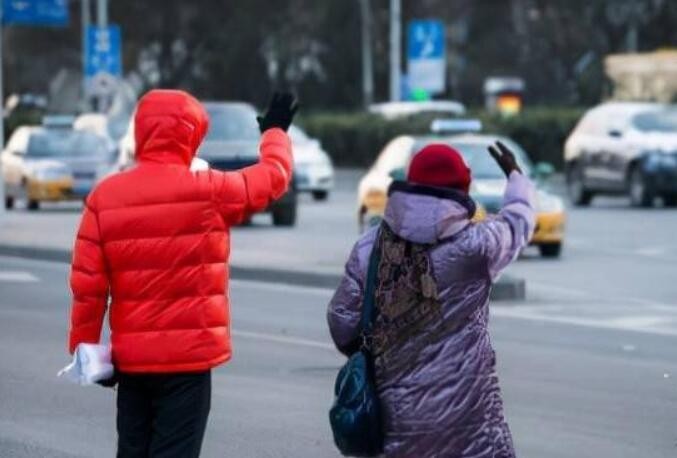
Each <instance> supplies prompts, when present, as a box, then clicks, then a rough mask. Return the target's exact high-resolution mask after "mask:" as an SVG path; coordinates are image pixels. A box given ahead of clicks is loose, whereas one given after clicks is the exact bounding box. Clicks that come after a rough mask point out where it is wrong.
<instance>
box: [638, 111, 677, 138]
mask: <svg viewBox="0 0 677 458" xmlns="http://www.w3.org/2000/svg"><path fill="white" fill-rule="evenodd" d="M632 125H633V126H634V127H635V128H636V129H637V130H640V131H642V132H671V133H675V132H677V108H668V109H664V110H656V111H653V110H652V111H645V112H642V113H639V114H636V115H635V116H634V117H633V118H632Z"/></svg>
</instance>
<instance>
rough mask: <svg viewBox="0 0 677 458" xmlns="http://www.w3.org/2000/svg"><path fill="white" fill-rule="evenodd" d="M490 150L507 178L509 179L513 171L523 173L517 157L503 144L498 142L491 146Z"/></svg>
mask: <svg viewBox="0 0 677 458" xmlns="http://www.w3.org/2000/svg"><path fill="white" fill-rule="evenodd" d="M488 150H489V154H491V156H492V157H493V158H494V160H495V161H496V163H497V164H498V166H499V167H500V168H501V170H503V173H505V176H506V177H509V176H510V174H511V173H512V171H513V170H514V171H516V172H519V173H522V169H520V166H519V165H517V160H515V155H514V154H513V152H512V151H510V148H508V147H507V146H505V145H504V144H503V143H501V142H496V145H495V146H494V145H491V146H490V147H489V148H488Z"/></svg>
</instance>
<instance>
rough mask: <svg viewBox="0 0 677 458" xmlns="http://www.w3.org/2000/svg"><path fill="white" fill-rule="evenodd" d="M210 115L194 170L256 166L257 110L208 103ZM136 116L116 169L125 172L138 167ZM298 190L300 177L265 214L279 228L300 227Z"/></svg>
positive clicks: (120, 145) (242, 105) (238, 104)
mask: <svg viewBox="0 0 677 458" xmlns="http://www.w3.org/2000/svg"><path fill="white" fill-rule="evenodd" d="M204 106H205V109H206V110H207V112H208V113H209V118H210V120H209V130H208V131H207V136H206V137H205V139H204V141H203V142H202V145H200V148H199V149H198V152H197V157H195V158H194V159H193V162H192V164H191V169H192V170H205V169H207V168H209V167H211V168H214V169H217V170H238V169H241V168H243V167H247V166H250V165H253V164H255V163H256V162H258V160H259V140H260V139H261V134H260V132H259V127H258V124H257V123H256V116H257V113H256V110H255V109H254V107H253V106H251V105H249V104H247V103H242V102H205V103H204ZM135 148H136V146H135V142H134V117H133V116H132V118H131V120H130V121H129V125H128V127H127V132H126V133H125V135H123V136H122V138H121V139H120V141H119V143H118V151H119V154H118V158H117V161H116V168H117V169H118V170H124V169H126V168H128V167H130V166H132V165H133V164H134V150H135ZM297 194H298V190H297V185H296V177H294V179H293V180H292V185H291V187H290V189H289V191H288V192H287V193H286V194H285V195H284V196H282V197H281V198H280V199H279V200H277V201H275V202H273V203H272V204H271V206H270V207H269V208H268V209H266V210H265V211H266V212H268V213H271V215H272V218H273V224H274V225H275V226H293V225H294V224H296V213H297V200H298V196H297Z"/></svg>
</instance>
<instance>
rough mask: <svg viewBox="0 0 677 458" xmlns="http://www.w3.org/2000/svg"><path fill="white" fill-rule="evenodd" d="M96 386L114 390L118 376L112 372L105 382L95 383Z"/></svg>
mask: <svg viewBox="0 0 677 458" xmlns="http://www.w3.org/2000/svg"><path fill="white" fill-rule="evenodd" d="M96 384H97V385H101V386H102V387H104V388H115V385H117V384H118V374H117V372H114V373H113V375H112V376H111V377H110V378H107V379H105V380H99V381H98V382H96Z"/></svg>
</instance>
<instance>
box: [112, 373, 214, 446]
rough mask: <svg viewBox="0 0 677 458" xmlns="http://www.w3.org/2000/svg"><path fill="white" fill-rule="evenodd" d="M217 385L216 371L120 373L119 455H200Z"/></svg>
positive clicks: (118, 402)
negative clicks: (214, 388) (215, 383)
mask: <svg viewBox="0 0 677 458" xmlns="http://www.w3.org/2000/svg"><path fill="white" fill-rule="evenodd" d="M211 389H212V378H211V371H207V372H199V373H187V374H123V373H120V374H118V401H117V404H118V416H117V427H118V453H117V457H118V458H174V457H177V458H197V457H199V456H200V447H201V446H202V438H203V437H204V431H205V427H206V426H207V417H208V416H209V405H210V401H211Z"/></svg>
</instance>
